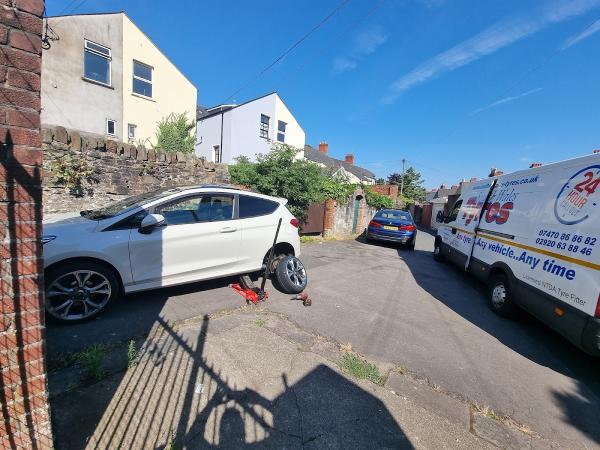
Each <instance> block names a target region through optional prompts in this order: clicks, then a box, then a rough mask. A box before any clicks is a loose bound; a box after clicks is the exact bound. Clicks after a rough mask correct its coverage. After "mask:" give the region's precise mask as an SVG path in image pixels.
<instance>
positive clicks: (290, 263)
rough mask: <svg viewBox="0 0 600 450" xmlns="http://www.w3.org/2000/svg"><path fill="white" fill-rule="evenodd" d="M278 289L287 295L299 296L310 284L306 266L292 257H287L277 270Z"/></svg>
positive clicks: (278, 265)
mask: <svg viewBox="0 0 600 450" xmlns="http://www.w3.org/2000/svg"><path fill="white" fill-rule="evenodd" d="M275 280H276V281H277V283H276V284H277V287H278V288H279V289H280V290H281V291H282V292H284V293H285V294H299V293H300V292H302V291H303V290H304V289H306V285H307V284H308V276H307V274H306V269H305V268H304V264H302V261H300V260H299V259H298V258H296V257H295V256H292V255H288V256H285V257H284V258H282V259H281V260H280V261H279V264H277V268H276V269H275Z"/></svg>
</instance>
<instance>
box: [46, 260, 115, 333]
mask: <svg viewBox="0 0 600 450" xmlns="http://www.w3.org/2000/svg"><path fill="white" fill-rule="evenodd" d="M45 278H46V305H45V306H46V312H47V313H48V314H49V315H50V316H51V317H52V318H53V319H55V320H57V321H59V322H70V323H74V322H79V321H82V320H87V319H90V318H92V317H94V316H95V315H97V314H98V313H100V312H101V311H103V310H104V309H106V307H107V306H108V305H109V304H110V303H111V302H112V301H113V300H114V299H115V298H117V297H118V295H119V292H120V289H119V282H118V281H117V278H116V276H115V274H114V272H113V271H112V270H111V269H110V268H108V267H106V266H104V265H102V264H98V263H94V262H86V261H82V262H71V263H65V264H61V265H59V266H56V267H54V268H52V269H50V270H49V271H47V272H46V274H45Z"/></svg>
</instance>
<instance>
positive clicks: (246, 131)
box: [196, 92, 305, 164]
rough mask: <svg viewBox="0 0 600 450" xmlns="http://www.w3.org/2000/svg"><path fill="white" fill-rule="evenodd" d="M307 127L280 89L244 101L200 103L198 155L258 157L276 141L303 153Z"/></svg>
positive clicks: (215, 159)
mask: <svg viewBox="0 0 600 450" xmlns="http://www.w3.org/2000/svg"><path fill="white" fill-rule="evenodd" d="M304 139H305V134H304V130H303V129H302V127H301V126H300V124H299V123H298V121H297V120H296V119H295V118H294V116H293V115H292V113H291V112H290V110H289V109H288V107H287V106H286V105H285V103H284V102H283V100H281V98H280V97H279V95H278V94H277V92H271V93H269V94H266V95H263V96H261V97H258V98H255V99H252V100H248V101H247V102H245V103H242V104H240V105H236V104H230V105H218V106H214V107H212V108H204V107H198V111H197V123H196V156H198V157H204V158H206V159H207V160H209V161H213V162H216V163H228V164H231V163H235V159H236V158H237V157H239V156H246V157H248V158H250V159H253V158H254V155H256V154H257V153H268V152H269V151H270V149H271V145H272V143H273V142H280V143H283V144H287V145H290V146H292V147H295V148H297V149H299V157H302V149H303V148H304Z"/></svg>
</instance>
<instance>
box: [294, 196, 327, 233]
mask: <svg viewBox="0 0 600 450" xmlns="http://www.w3.org/2000/svg"><path fill="white" fill-rule="evenodd" d="M324 221H325V203H313V204H311V205H310V206H309V207H308V212H307V214H306V220H305V221H304V223H302V225H301V226H300V233H302V234H308V233H323V230H324V228H325V227H324V225H325V224H324Z"/></svg>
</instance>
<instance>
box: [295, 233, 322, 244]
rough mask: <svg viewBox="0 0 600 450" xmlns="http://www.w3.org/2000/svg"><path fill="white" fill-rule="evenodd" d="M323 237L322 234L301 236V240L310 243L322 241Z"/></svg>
mask: <svg viewBox="0 0 600 450" xmlns="http://www.w3.org/2000/svg"><path fill="white" fill-rule="evenodd" d="M322 240H323V238H322V237H321V236H308V235H306V236H300V242H301V243H303V244H309V243H311V242H319V241H322Z"/></svg>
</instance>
